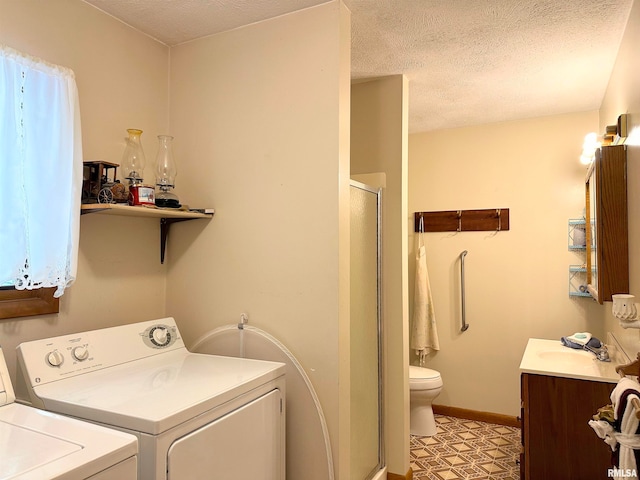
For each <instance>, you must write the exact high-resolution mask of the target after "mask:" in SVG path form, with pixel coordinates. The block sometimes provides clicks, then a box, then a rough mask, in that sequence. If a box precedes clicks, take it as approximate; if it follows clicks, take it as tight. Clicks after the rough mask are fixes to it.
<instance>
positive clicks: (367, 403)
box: [350, 180, 386, 480]
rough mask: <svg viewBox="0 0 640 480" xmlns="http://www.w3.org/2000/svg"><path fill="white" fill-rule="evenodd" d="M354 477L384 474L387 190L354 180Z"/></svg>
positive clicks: (366, 478) (367, 478)
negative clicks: (383, 297) (383, 294)
mask: <svg viewBox="0 0 640 480" xmlns="http://www.w3.org/2000/svg"><path fill="white" fill-rule="evenodd" d="M350 191H351V295H350V297H351V329H350V330H351V341H350V346H351V358H350V360H351V462H350V464H351V476H350V478H352V479H354V480H356V479H357V480H371V479H378V478H382V476H383V475H384V473H385V470H386V469H385V460H384V431H383V425H384V418H383V415H384V408H383V400H384V391H383V363H382V351H383V345H382V340H383V338H382V309H381V288H380V278H381V269H380V265H381V228H380V227H381V225H380V222H381V207H382V203H381V200H382V191H381V189H379V188H373V187H369V186H367V185H364V184H362V183H359V182H356V181H353V180H352V181H351V188H350Z"/></svg>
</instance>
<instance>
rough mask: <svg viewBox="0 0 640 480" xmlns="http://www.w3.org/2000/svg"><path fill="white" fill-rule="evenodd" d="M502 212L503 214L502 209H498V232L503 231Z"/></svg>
mask: <svg viewBox="0 0 640 480" xmlns="http://www.w3.org/2000/svg"><path fill="white" fill-rule="evenodd" d="M501 212H502V209H500V208H497V209H496V215H497V217H498V230H496V231H497V232H499V231H500V230H502V215H501Z"/></svg>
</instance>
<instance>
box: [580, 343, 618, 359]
mask: <svg viewBox="0 0 640 480" xmlns="http://www.w3.org/2000/svg"><path fill="white" fill-rule="evenodd" d="M583 348H584V349H585V350H587V351H588V352H591V353H593V354H594V355H595V356H596V358H597V359H598V360H600V361H601V362H610V361H611V359H610V358H609V350H607V346H606V345H605V344H604V343H603V344H602V346H601V347H600V348H591V347H590V346H589V345H586V344H585V345H583Z"/></svg>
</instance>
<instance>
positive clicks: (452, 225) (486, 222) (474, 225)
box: [414, 208, 509, 232]
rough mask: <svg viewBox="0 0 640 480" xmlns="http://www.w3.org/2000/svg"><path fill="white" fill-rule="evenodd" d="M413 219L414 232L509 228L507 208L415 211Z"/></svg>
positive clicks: (481, 230) (499, 230) (495, 230)
mask: <svg viewBox="0 0 640 480" xmlns="http://www.w3.org/2000/svg"><path fill="white" fill-rule="evenodd" d="M414 220H415V227H414V228H415V230H414V231H415V232H501V231H503V230H509V209H508V208H487V209H484V210H447V211H438V212H415V214H414ZM420 220H422V221H420Z"/></svg>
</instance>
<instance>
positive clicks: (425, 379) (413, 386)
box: [409, 365, 442, 390]
mask: <svg viewBox="0 0 640 480" xmlns="http://www.w3.org/2000/svg"><path fill="white" fill-rule="evenodd" d="M440 387H442V377H441V376H440V372H438V371H436V370H431V369H430V368H424V367H417V366H415V365H409V389H410V390H434V389H436V388H440Z"/></svg>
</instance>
